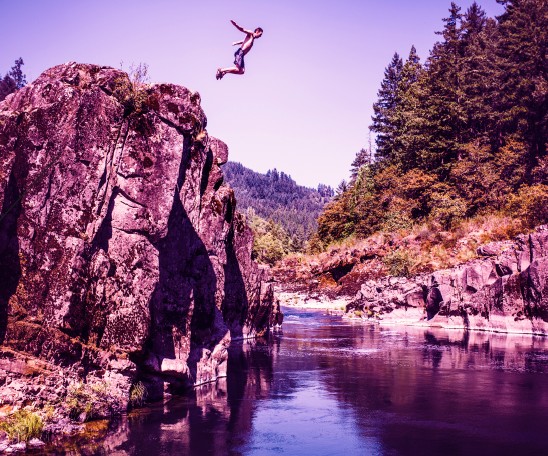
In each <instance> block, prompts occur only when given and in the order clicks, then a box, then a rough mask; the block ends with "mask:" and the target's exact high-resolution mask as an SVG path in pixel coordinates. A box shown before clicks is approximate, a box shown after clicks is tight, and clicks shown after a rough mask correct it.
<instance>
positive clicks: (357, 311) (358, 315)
mask: <svg viewBox="0 0 548 456" xmlns="http://www.w3.org/2000/svg"><path fill="white" fill-rule="evenodd" d="M354 313H355V314H356V317H361V316H362V313H361V311H359V310H356V312H354Z"/></svg>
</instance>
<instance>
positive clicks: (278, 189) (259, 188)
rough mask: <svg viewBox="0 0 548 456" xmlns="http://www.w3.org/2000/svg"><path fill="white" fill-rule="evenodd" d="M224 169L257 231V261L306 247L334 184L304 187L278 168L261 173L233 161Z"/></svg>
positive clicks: (242, 209)
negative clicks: (316, 187)
mask: <svg viewBox="0 0 548 456" xmlns="http://www.w3.org/2000/svg"><path fill="white" fill-rule="evenodd" d="M222 169H223V174H224V177H225V181H226V183H227V184H228V185H229V186H230V187H231V188H232V189H233V190H234V194H235V196H236V199H237V201H238V206H237V207H238V210H239V211H240V212H242V213H243V214H245V215H246V217H247V220H248V222H249V223H250V225H251V227H252V228H253V229H254V231H255V234H256V236H255V248H254V255H255V258H256V259H257V260H259V261H261V262H264V263H270V264H272V263H274V262H275V261H277V260H279V259H281V258H282V257H283V256H284V255H287V254H288V253H291V252H301V251H304V250H306V249H307V246H308V240H309V238H310V236H311V235H313V234H314V232H315V230H316V219H317V218H318V216H319V215H320V213H321V212H322V210H323V208H324V207H325V205H326V204H327V203H329V202H330V201H331V199H332V197H333V195H334V191H333V189H332V188H331V187H329V186H326V185H323V184H320V185H319V186H318V189H317V190H316V189H311V188H307V187H303V186H300V185H297V184H296V183H295V181H294V180H293V179H291V176H290V175H288V174H285V173H284V172H278V171H277V170H276V169H273V170H269V171H268V172H267V173H266V174H261V173H257V172H255V171H252V170H251V169H249V168H246V167H244V166H243V165H241V164H240V163H236V162H231V161H229V162H228V163H226V164H224V165H223V166H222Z"/></svg>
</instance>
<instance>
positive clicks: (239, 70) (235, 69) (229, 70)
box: [221, 66, 245, 77]
mask: <svg viewBox="0 0 548 456" xmlns="http://www.w3.org/2000/svg"><path fill="white" fill-rule="evenodd" d="M244 72H245V69H244V68H241V67H237V66H236V67H232V68H223V69H222V70H221V75H222V76H221V77H223V76H224V75H225V74H227V73H232V74H244Z"/></svg>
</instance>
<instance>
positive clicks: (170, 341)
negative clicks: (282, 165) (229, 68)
mask: <svg viewBox="0 0 548 456" xmlns="http://www.w3.org/2000/svg"><path fill="white" fill-rule="evenodd" d="M128 87H129V88H131V87H132V86H131V85H130V82H129V80H128V77H127V75H126V74H125V73H123V72H121V71H119V70H115V69H113V68H109V67H100V66H95V65H86V64H76V63H67V64H64V65H59V66H57V67H54V68H51V69H49V70H47V71H46V72H44V73H43V74H42V75H41V76H40V77H39V78H38V79H37V80H36V81H35V82H34V83H32V84H30V85H28V86H26V87H24V88H23V89H21V90H19V91H17V92H16V93H14V94H12V95H10V96H8V97H7V98H6V99H5V100H4V101H3V102H2V103H0V207H1V208H2V212H1V217H3V218H2V220H1V221H0V342H2V347H3V350H2V351H1V352H0V401H1V403H2V404H19V405H22V404H24V403H28V402H32V403H36V404H37V405H40V404H41V403H45V402H48V401H54V400H56V399H59V398H63V397H65V396H66V395H67V392H68V391H69V389H70V387H71V385H75V384H78V382H84V383H89V384H91V385H106V386H107V387H108V391H109V394H110V395H111V399H109V400H111V401H114V402H117V403H118V405H117V407H114V408H118V409H120V410H123V409H126V408H127V406H128V402H129V400H130V389H131V386H132V384H134V382H135V381H136V380H137V379H140V380H142V381H143V383H144V384H145V385H146V386H147V388H148V395H149V396H148V397H149V398H155V397H162V396H163V395H165V394H166V395H167V394H170V392H171V391H172V390H173V389H175V388H178V387H187V386H192V385H198V384H201V383H205V382H209V381H213V380H215V379H217V378H219V377H222V376H225V375H226V360H227V348H228V346H229V344H230V341H231V340H232V339H234V338H245V337H252V336H254V335H255V334H256V333H257V332H263V331H264V330H266V329H268V328H269V327H271V326H274V325H277V324H281V322H282V318H283V315H282V314H281V313H280V311H279V304H278V302H277V300H276V299H275V297H274V293H273V288H272V285H271V282H270V279H269V272H268V269H266V268H263V267H260V266H258V265H257V264H256V263H255V262H253V261H252V260H251V249H252V244H253V232H252V230H251V229H250V228H249V227H248V226H247V225H246V224H245V220H244V218H243V216H242V215H241V214H239V213H238V212H237V211H236V210H235V207H236V200H235V198H234V194H233V192H232V190H231V189H230V188H227V187H224V186H222V183H223V176H222V172H221V169H220V165H221V164H223V163H225V162H226V161H227V159H228V149H227V146H226V145H225V144H224V143H223V142H221V141H219V140H218V139H215V138H212V137H210V136H209V135H208V133H207V131H206V129H205V128H206V123H207V120H206V116H205V114H204V112H203V110H202V109H201V107H200V95H199V94H198V93H197V92H192V91H190V90H188V89H186V88H184V87H181V86H176V85H173V84H153V85H148V86H144V87H137V86H135V87H134V88H135V89H136V92H135V93H136V94H137V95H135V96H134V99H133V100H131V99H129V100H128V95H127V91H126V92H124V90H123V89H124V88H128ZM130 98H131V97H130Z"/></svg>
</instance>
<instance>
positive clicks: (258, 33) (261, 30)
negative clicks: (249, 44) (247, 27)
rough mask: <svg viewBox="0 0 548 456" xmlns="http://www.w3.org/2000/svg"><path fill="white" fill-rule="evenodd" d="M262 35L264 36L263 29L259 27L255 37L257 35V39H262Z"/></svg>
mask: <svg viewBox="0 0 548 456" xmlns="http://www.w3.org/2000/svg"><path fill="white" fill-rule="evenodd" d="M262 34H263V29H262V28H261V27H257V28H256V29H255V32H254V33H253V35H255V38H260V37H261V35H262Z"/></svg>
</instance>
